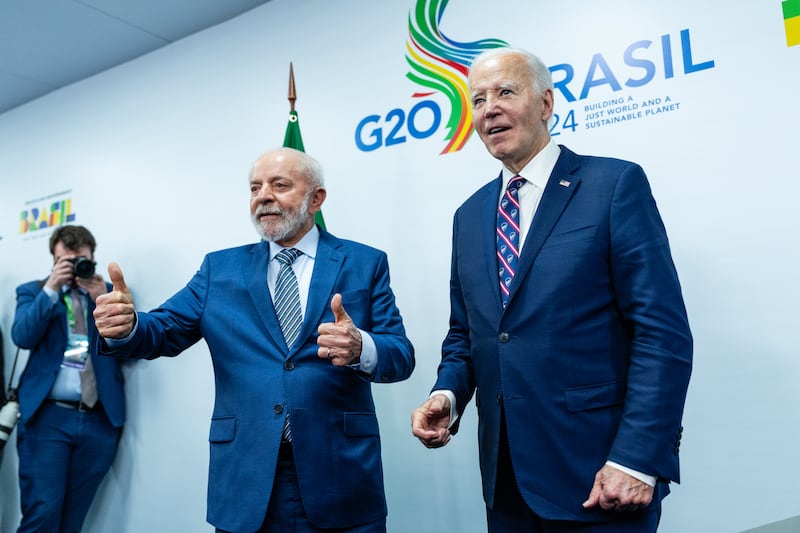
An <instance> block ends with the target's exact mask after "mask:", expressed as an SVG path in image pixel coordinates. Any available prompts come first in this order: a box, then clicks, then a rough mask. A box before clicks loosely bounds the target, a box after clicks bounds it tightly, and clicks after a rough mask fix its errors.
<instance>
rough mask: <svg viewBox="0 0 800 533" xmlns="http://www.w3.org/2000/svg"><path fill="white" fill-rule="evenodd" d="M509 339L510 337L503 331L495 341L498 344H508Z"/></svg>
mask: <svg viewBox="0 0 800 533" xmlns="http://www.w3.org/2000/svg"><path fill="white" fill-rule="evenodd" d="M510 338H511V335H509V334H508V333H506V332H505V331H504V332H503V333H501V334H500V335H498V336H497V340H499V341H500V342H508V339H510Z"/></svg>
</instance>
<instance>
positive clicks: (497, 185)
mask: <svg viewBox="0 0 800 533" xmlns="http://www.w3.org/2000/svg"><path fill="white" fill-rule="evenodd" d="M502 186H503V172H502V171H501V172H500V175H499V176H498V177H497V179H496V180H494V182H492V184H491V186H490V187H487V189H486V196H485V197H484V198H483V205H482V207H481V211H482V212H483V220H482V221H481V228H482V230H481V231H482V232H485V233H484V235H483V238H482V239H481V241H482V242H483V243H484V246H485V249H484V253H483V257H485V258H486V272H487V275H488V276H489V279H490V280H491V281H492V283H491V284H490V285H489V286H490V287H493V290H492V291H491V294H492V295H493V298H494V300H495V305H496V306H497V307H498V308H502V307H503V303H502V300H501V299H500V279H499V274H498V265H497V209H498V205H499V201H500V189H501V188H502Z"/></svg>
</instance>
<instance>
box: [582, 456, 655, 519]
mask: <svg viewBox="0 0 800 533" xmlns="http://www.w3.org/2000/svg"><path fill="white" fill-rule="evenodd" d="M652 500H653V487H651V486H650V485H648V484H647V483H645V482H644V481H640V480H638V479H636V478H635V477H633V476H629V475H628V474H626V473H625V472H623V471H622V470H619V469H617V468H614V467H613V466H609V465H605V466H603V468H601V469H600V471H599V472H598V473H597V475H595V477H594V485H593V486H592V491H591V492H590V493H589V499H587V500H586V501H585V502H583V507H584V508H586V509H589V508H590V507H594V506H596V505H600V507H601V508H602V509H604V510H606V511H618V512H624V511H637V510H639V509H642V508H644V507H647V506H648V505H650V502H651V501H652Z"/></svg>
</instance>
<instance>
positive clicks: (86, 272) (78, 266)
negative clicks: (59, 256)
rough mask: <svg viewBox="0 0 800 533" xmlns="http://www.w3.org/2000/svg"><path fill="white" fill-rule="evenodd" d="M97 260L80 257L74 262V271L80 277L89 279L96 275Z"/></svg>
mask: <svg viewBox="0 0 800 533" xmlns="http://www.w3.org/2000/svg"><path fill="white" fill-rule="evenodd" d="M94 266H95V262H94V261H92V260H91V259H87V258H85V257H78V258H77V259H75V260H73V262H72V271H73V272H75V275H76V276H78V277H79V278H84V279H89V278H91V277H92V276H94Z"/></svg>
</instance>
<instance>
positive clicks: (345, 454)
mask: <svg viewBox="0 0 800 533" xmlns="http://www.w3.org/2000/svg"><path fill="white" fill-rule="evenodd" d="M250 194H251V200H250V212H251V215H252V217H253V222H254V224H255V226H256V228H257V230H258V231H259V233H260V234H261V236H262V238H263V240H262V241H261V242H259V243H258V244H251V245H247V246H241V247H238V248H232V249H228V250H222V251H219V252H215V253H211V254H209V255H208V256H206V258H205V261H204V262H203V264H202V266H201V267H200V269H199V271H198V272H197V274H195V276H194V277H193V278H192V280H191V281H189V283H188V285H187V286H186V287H185V288H184V289H182V290H180V291H179V292H178V293H177V294H175V295H174V296H173V297H172V298H170V299H169V300H168V301H167V302H165V303H164V304H163V305H162V306H161V307H159V308H157V309H155V310H153V311H150V312H149V313H138V314H136V313H135V310H134V307H133V303H132V301H131V299H130V295H129V294H128V293H127V289H126V288H125V282H124V279H123V277H122V273H121V272H120V270H119V267H118V266H117V265H115V264H112V265H111V266H110V267H109V274H110V276H111V280H112V282H114V287H115V291H114V292H112V293H111V294H109V295H108V296H106V297H104V298H102V299H100V300H99V301H98V307H97V310H96V311H95V320H96V321H97V324H98V330H99V332H100V334H101V335H102V336H103V337H104V341H103V344H104V346H102V347H101V350H102V352H103V353H105V354H108V355H112V356H115V357H139V356H141V355H144V354H150V355H152V356H159V355H166V356H174V355H177V354H179V353H180V352H181V351H183V350H185V349H186V348H188V347H189V346H191V345H193V344H194V343H196V342H197V341H198V340H200V339H201V338H204V339H205V341H206V343H207V344H208V347H209V350H210V352H211V358H212V361H213V366H214V372H215V376H216V399H215V404H214V412H213V415H212V419H211V433H210V438H209V440H210V448H211V449H210V468H209V480H208V516H207V519H208V521H209V522H210V523H211V524H212V525H214V526H216V527H217V531H225V532H228V531H230V532H235V533H252V532H254V531H260V532H295V531H297V532H323V531H331V532H333V531H336V532H345V531H347V532H354V533H355V532H358V533H373V532H383V531H385V530H386V525H385V524H386V502H385V496H384V488H383V474H382V467H381V452H380V439H379V434H378V420H377V417H376V413H375V405H374V403H373V399H372V392H371V383H373V382H378V383H388V382H394V381H400V380H404V379H406V378H408V377H409V376H410V375H411V372H412V370H413V368H414V355H413V348H412V346H411V343H410V342H409V340H408V339H407V338H406V335H405V329H404V327H403V322H402V319H401V317H400V313H399V311H398V309H397V307H396V305H395V299H394V295H393V293H392V290H391V288H390V286H389V268H388V264H387V258H386V254H385V253H383V252H381V251H379V250H376V249H374V248H370V247H367V246H364V245H362V244H358V243H355V242H352V241H346V240H342V239H338V238H336V237H334V236H333V235H331V234H330V233H328V232H327V231H325V230H323V229H320V228H319V227H318V226H316V225H315V224H314V215H315V213H316V212H317V211H319V209H320V207H321V206H322V203H323V201H324V200H325V196H326V191H325V188H324V187H323V183H322V173H321V170H320V168H319V165H318V164H317V163H316V161H315V160H314V159H313V158H311V157H310V156H308V155H307V154H304V153H303V152H299V151H297V150H292V149H288V148H282V149H277V150H273V151H270V152H268V153H266V154H264V155H263V156H262V157H260V158H259V159H258V160H257V161H256V163H255V165H254V166H253V169H252V172H251V175H250ZM290 256H291V257H290ZM283 261H285V262H286V263H288V265H286V266H285V267H284V266H283V263H282V262H283ZM288 280H295V281H294V282H291V283H289V282H288ZM287 283H288V284H287ZM290 301H296V302H297V303H296V305H288V302H290ZM293 307H296V313H287V312H286V311H287V310H288V309H290V308H293ZM345 308H346V310H345ZM287 315H294V316H295V317H296V318H294V319H288V318H286V317H287Z"/></svg>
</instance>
